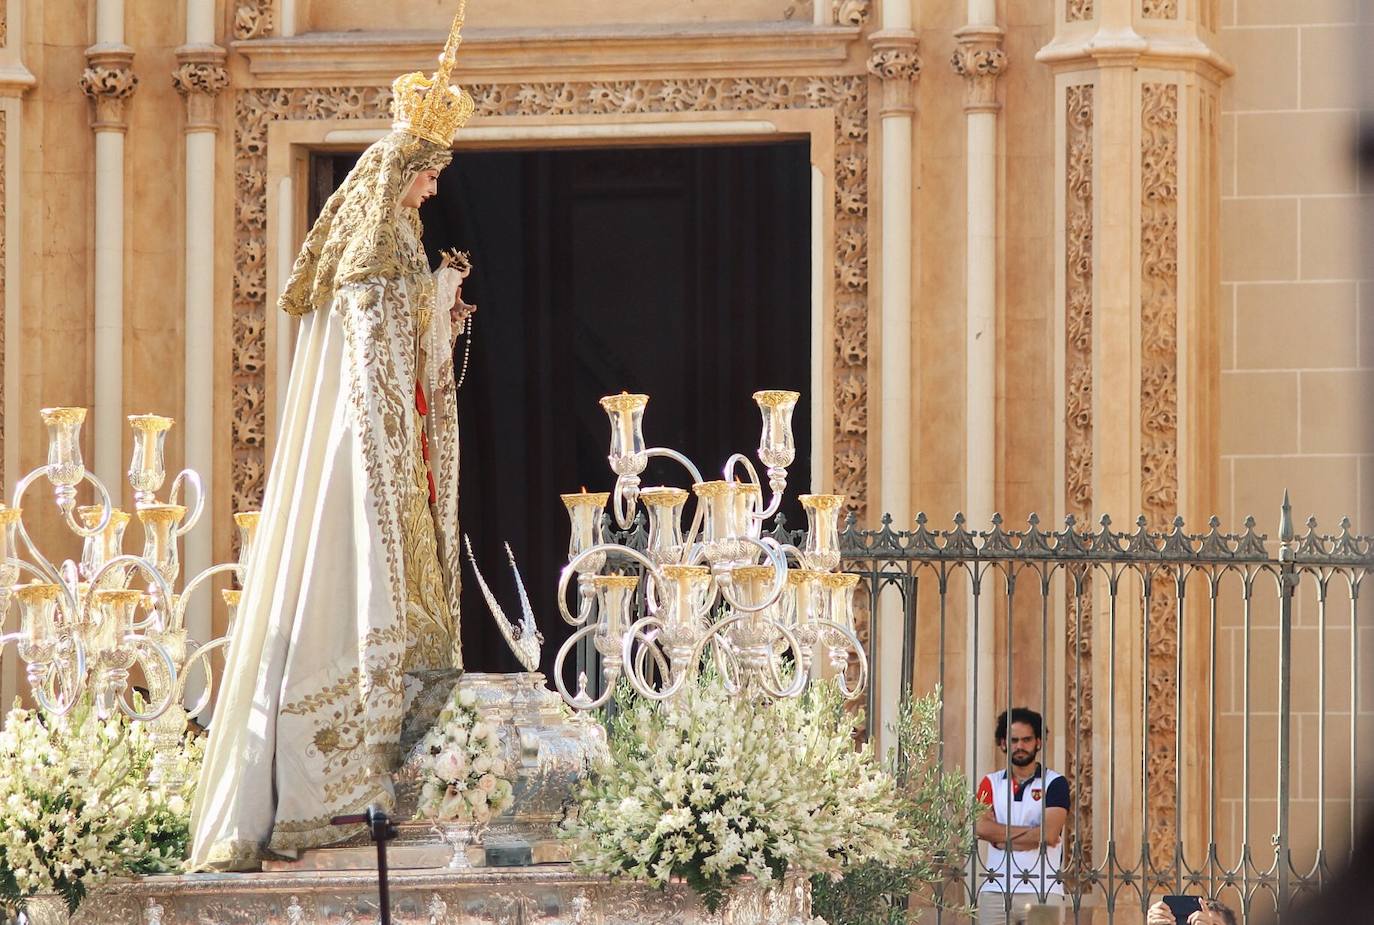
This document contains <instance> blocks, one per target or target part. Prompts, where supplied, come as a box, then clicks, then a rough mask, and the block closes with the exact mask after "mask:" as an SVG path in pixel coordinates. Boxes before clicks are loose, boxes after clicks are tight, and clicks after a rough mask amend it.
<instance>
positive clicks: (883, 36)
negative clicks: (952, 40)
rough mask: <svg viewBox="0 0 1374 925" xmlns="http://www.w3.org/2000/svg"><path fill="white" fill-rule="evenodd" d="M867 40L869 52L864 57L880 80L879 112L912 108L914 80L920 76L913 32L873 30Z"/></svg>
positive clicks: (908, 110) (912, 110) (914, 103)
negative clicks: (870, 48)
mask: <svg viewBox="0 0 1374 925" xmlns="http://www.w3.org/2000/svg"><path fill="white" fill-rule="evenodd" d="M869 40H870V41H871V42H872V43H873V53H872V54H871V55H870V56H869V58H868V72H869V73H870V74H872V75H874V76H875V77H878V78H880V79H881V80H882V82H883V93H882V103H881V104H880V105H879V107H878V112H879V114H881V115H886V114H888V113H909V112H915V111H916V80H917V78H919V77H920V76H921V56H920V54H919V53H918V52H917V45H918V41H917V38H916V33H914V32H907V31H901V32H898V31H883V32H875V33H873V34H872V35H871V36H869Z"/></svg>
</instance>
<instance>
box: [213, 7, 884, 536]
mask: <svg viewBox="0 0 1374 925" xmlns="http://www.w3.org/2000/svg"><path fill="white" fill-rule="evenodd" d="M243 6H244V5H241V6H240V10H242V8H243ZM467 89H468V90H469V92H471V94H472V96H473V99H474V101H475V102H476V107H477V115H478V116H530V117H534V116H549V115H564V114H574V113H576V114H605V115H617V114H626V113H641V112H643V113H652V112H657V113H670V112H707V111H715V112H719V111H725V112H729V111H770V110H771V111H777V110H788V109H830V110H832V111H833V112H834V117H835V218H834V228H835V240H836V254H835V271H834V280H833V286H834V327H833V331H834V334H833V338H834V339H833V341H832V344H833V346H832V347H831V348H830V349H831V351H832V352H831V358H830V362H831V364H832V369H833V372H834V383H835V392H834V394H833V396H831V398H830V406H831V408H832V421H833V426H834V431H833V433H834V440H833V448H834V468H833V473H832V478H833V490H834V491H835V492H836V493H841V494H845V495H847V496H848V497H849V498H850V506H851V508H852V509H854V510H855V511H857V512H858V513H859V514H860V515H861V516H862V514H863V513H864V511H865V508H866V504H867V497H868V460H867V442H868V241H867V220H868V158H867V143H868V81H867V79H866V78H865V77H862V76H836V77H760V78H690V79H671V80H652V81H597V82H591V83H525V84H478V85H472V86H469V87H468V88H467ZM390 102H391V94H390V91H389V90H388V89H385V88H381V87H319V88H273V89H253V90H243V91H240V92H239V93H237V94H236V95H235V119H234V122H235V139H234V150H235V158H234V174H235V208H234V268H235V269H234V290H233V336H232V344H233V350H232V355H231V361H230V362H231V367H230V371H231V395H232V398H231V401H232V420H231V440H230V446H231V448H232V463H231V465H232V477H231V484H232V486H233V497H232V504H233V509H234V510H253V509H256V508H257V507H258V506H259V504H260V503H261V498H262V491H263V487H264V485H263V483H264V480H265V477H266V447H267V368H266V357H267V346H266V319H267V312H268V311H269V306H268V291H267V129H268V126H269V125H270V124H271V123H272V122H275V121H278V120H284V119H292V120H306V119H385V118H387V117H388V113H389V106H390Z"/></svg>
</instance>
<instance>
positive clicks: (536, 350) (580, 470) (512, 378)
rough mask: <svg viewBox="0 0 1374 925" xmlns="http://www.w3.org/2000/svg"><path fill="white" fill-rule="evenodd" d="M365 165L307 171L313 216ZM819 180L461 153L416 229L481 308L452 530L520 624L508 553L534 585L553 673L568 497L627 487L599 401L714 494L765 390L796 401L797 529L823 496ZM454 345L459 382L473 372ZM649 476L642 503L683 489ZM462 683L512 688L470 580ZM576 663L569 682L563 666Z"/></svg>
mask: <svg viewBox="0 0 1374 925" xmlns="http://www.w3.org/2000/svg"><path fill="white" fill-rule="evenodd" d="M356 157H357V155H356V154H354V155H333V154H331V155H320V156H318V157H317V158H316V159H315V162H314V173H315V181H314V183H313V186H312V193H313V195H312V203H311V205H312V209H311V211H312V214H314V212H315V211H316V210H317V208H318V205H319V203H320V202H322V201H323V198H324V197H326V196H327V195H328V193H329V192H330V191H332V189H333V188H334V187H335V186H336V185H337V183H339V182H341V181H342V179H343V177H344V175H345V174H346V173H347V171H348V169H349V168H350V167H351V166H352V164H353V162H354V161H355V160H356ZM809 210H810V167H809V158H808V150H807V145H806V142H804V141H786V142H781V143H769V144H748V145H742V144H736V145H713V146H693V147H686V146H683V147H656V148H650V147H639V148H613V149H600V148H597V149H562V150H540V151H478V152H459V153H458V155H457V156H456V157H455V159H454V162H453V164H452V165H451V166H450V167H449V168H448V169H447V170H446V171H445V172H444V174H443V176H442V178H441V179H440V182H439V195H438V196H436V197H435V198H434V199H432V200H430V201H429V202H428V203H426V204H425V206H424V208H423V209H422V210H421V215H422V218H423V219H424V224H425V245H426V248H427V249H428V251H429V253H430V255H431V257H432V258H437V255H438V252H439V250H440V249H441V248H448V247H458V248H461V249H463V250H466V251H468V252H470V253H471V255H472V262H473V267H474V269H473V273H472V276H471V277H470V278H469V280H468V283H467V286H466V287H465V289H464V296H465V298H466V299H467V301H469V302H472V303H473V304H475V305H477V306H478V309H479V311H478V313H477V316H476V323H475V327H474V340H473V344H472V350H471V358H470V366H469V369H468V372H467V378H466V381H465V383H464V385H463V388H462V390H461V392H460V393H459V414H460V431H461V434H462V476H461V478H462V486H461V496H460V497H461V501H460V505H461V507H460V515H459V516H460V519H461V521H462V529H463V531H464V532H466V533H467V534H469V535H470V536H471V538H472V542H473V547H474V549H475V550H476V552H477V556H478V561H479V563H480V565H481V567H482V572H483V575H484V576H485V577H486V579H487V581H488V583H489V584H490V585H491V586H492V588H493V590H494V591H495V592H496V594H497V596H498V597H499V598H500V600H501V602H502V604H503V606H504V607H505V609H506V612H507V614H508V615H511V616H512V617H514V616H515V615H518V613H519V607H518V604H517V597H516V593H515V588H514V580H513V578H512V577H511V574H510V570H509V567H508V565H507V563H506V557H505V552H504V549H503V543H505V542H509V543H510V544H511V548H512V549H513V550H514V551H515V555H516V558H517V559H518V561H519V563H520V569H521V573H522V575H523V576H524V579H525V584H526V587H527V588H528V590H529V593H530V597H531V599H532V601H533V604H534V609H535V613H536V615H537V616H538V619H539V624H540V629H541V631H542V632H543V634H544V639H545V642H544V665H543V669H544V671H545V672H546V673H548V672H549V671H550V670H551V668H552V664H553V658H554V655H555V653H556V652H557V648H558V646H559V645H560V644H561V643H562V641H563V640H564V639H566V638H567V636H568V635H569V633H570V629H569V628H568V627H567V626H566V625H565V624H564V623H563V621H562V620H561V619H560V618H559V616H558V613H557V609H556V605H555V602H554V601H555V591H556V587H557V577H558V573H559V570H560V569H561V568H562V566H563V564H564V563H565V562H566V561H567V542H568V520H567V515H566V513H565V511H564V509H563V505H562V503H561V501H560V500H559V497H558V496H559V494H560V493H561V492H570V491H577V490H578V488H579V487H581V486H586V487H587V488H588V490H591V491H604V490H607V489H609V488H610V487H611V486H612V485H613V484H614V477H613V475H612V473H611V471H610V468H609V466H608V465H607V463H606V452H607V447H608V439H609V429H608V424H607V421H606V417H605V414H604V413H603V412H602V410H601V408H600V406H599V405H598V404H597V399H598V398H599V397H601V396H602V395H607V394H612V393H616V392H620V391H622V390H625V391H630V392H645V393H647V394H648V395H649V396H650V401H649V405H648V409H647V411H646V414H645V426H644V434H645V439H646V440H647V441H648V443H649V445H650V446H665V445H666V446H670V447H673V448H675V449H678V450H681V451H682V452H684V453H686V454H687V455H688V456H689V457H690V458H691V459H692V460H693V461H694V462H696V464H697V465H698V466H700V467H701V469H702V472H703V475H704V477H705V478H708V479H710V478H720V469H721V466H722V465H723V464H724V462H725V459H726V458H727V457H728V456H729V454H730V453H732V452H744V453H747V454H748V455H749V456H750V458H751V459H753V457H754V454H755V450H756V448H757V446H758V437H759V415H758V410H757V408H756V407H755V405H754V403H753V401H752V400H751V399H750V396H751V395H752V393H753V392H754V391H755V390H756V389H760V388H789V389H796V390H798V391H800V392H802V396H803V397H802V401H801V403H800V404H799V405H798V407H797V412H796V416H795V424H796V436H797V446H798V448H799V452H798V457H797V461H796V463H794V464H793V466H792V468H791V470H790V483H789V486H788V496H789V498H790V499H791V504H789V505H787V506H785V507H784V512H785V513H786V514H787V516H788V521H789V523H790V524H791V525H793V526H796V524H797V523H798V520H799V518H800V506H799V505H797V504H796V501H795V498H796V495H798V494H800V493H802V492H804V491H806V490H807V489H808V488H809V482H810V446H811V434H810V426H809V423H810V414H811V402H812V401H814V400H815V398H816V397H815V396H813V395H811V394H809V391H810V369H811V350H812V344H811V322H810V316H811V310H810V305H811V294H810V274H811V268H810V227H811V226H810V212H809ZM462 350H463V341H462V340H460V341H459V346H458V354H459V355H458V357H457V358H456V360H457V362H458V363H459V364H461V362H462ZM689 482H690V477H689V476H688V475H687V474H686V472H685V471H683V470H682V469H680V468H679V467H677V466H675V465H671V464H668V463H666V462H663V461H659V460H655V461H654V462H653V463H651V465H650V467H649V470H648V471H647V472H646V473H645V474H644V478H643V484H644V485H645V486H650V485H658V484H667V485H676V486H679V487H684V488H686V487H690V486H689ZM462 608H463V611H462V612H463V641H464V661H465V663H466V667H467V668H468V669H469V670H476V671H512V670H517V669H518V663H517V662H516V661H515V659H514V657H513V656H512V655H511V654H510V653H509V652H508V651H507V650H506V648H505V645H504V643H503V642H502V641H501V639H500V636H499V633H498V632H497V631H496V628H495V625H494V624H493V622H492V620H491V618H490V617H489V616H488V615H487V608H486V605H485V603H484V602H483V601H482V598H481V596H480V594H479V593H478V591H477V588H476V583H475V582H474V581H473V580H472V577H471V572H470V571H469V570H468V568H467V566H466V564H465V565H464V576H463V601H462ZM571 663H572V660H571V659H570V660H569V665H571Z"/></svg>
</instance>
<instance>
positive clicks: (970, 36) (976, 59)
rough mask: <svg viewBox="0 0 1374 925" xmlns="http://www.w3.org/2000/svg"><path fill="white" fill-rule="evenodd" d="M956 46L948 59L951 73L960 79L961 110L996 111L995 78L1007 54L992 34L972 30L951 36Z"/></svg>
mask: <svg viewBox="0 0 1374 925" xmlns="http://www.w3.org/2000/svg"><path fill="white" fill-rule="evenodd" d="M955 38H956V40H957V41H958V43H959V44H958V46H957V47H956V48H955V49H954V54H953V56H951V57H950V59H949V63H950V66H951V67H953V68H954V73H956V74H958V75H959V76H960V77H962V78H964V109H965V111H967V112H986V111H989V110H995V109H997V108H998V102H997V78H998V77H1000V76H1001V75H1002V73H1003V72H1004V71H1005V70H1006V69H1007V54H1006V52H1004V51H1003V50H1002V48H1001V36H1000V34H998V33H996V32H987V31H980V30H972V31H969V32H967V33H964V34H959V33H956V34H955Z"/></svg>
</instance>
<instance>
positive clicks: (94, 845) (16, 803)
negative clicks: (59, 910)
mask: <svg viewBox="0 0 1374 925" xmlns="http://www.w3.org/2000/svg"><path fill="white" fill-rule="evenodd" d="M152 755H153V749H152V745H151V742H150V740H149V735H148V732H147V730H146V729H145V728H144V726H143V724H141V723H131V722H129V721H128V720H126V719H125V718H124V717H123V716H122V714H121V715H116V716H115V717H112V718H111V719H108V720H100V719H97V718H96V717H95V716H94V715H93V713H91V711H90V710H89V709H81V708H78V709H77V710H74V711H73V712H72V714H70V715H69V716H68V717H66V718H65V719H64V720H60V721H59V720H51V719H45V718H43V717H41V716H40V715H38V714H37V713H34V712H32V711H28V710H21V709H19V708H18V707H16V708H15V709H13V710H12V711H10V713H9V715H8V717H6V719H5V725H4V729H3V730H2V731H0V910H4V911H5V912H8V913H10V914H13V913H15V912H17V911H19V910H20V909H22V908H23V907H24V906H25V904H26V903H27V901H28V900H29V899H30V898H31V897H33V896H35V895H38V894H57V895H58V896H61V897H62V899H63V900H64V901H65V902H66V904H67V908H68V909H69V910H70V911H73V912H74V911H75V910H76V907H77V906H78V905H79V904H80V903H81V901H82V899H83V898H84V897H85V895H86V892H87V891H88V890H89V888H90V887H91V886H93V885H95V884H97V883H99V882H101V881H102V880H104V879H107V878H109V877H112V876H120V875H126V874H149V873H167V872H173V871H178V870H180V869H181V867H182V865H183V863H184V861H185V859H186V856H187V853H188V849H189V847H190V806H189V803H190V800H189V793H188V790H189V786H190V785H188V786H187V788H183V789H178V790H174V791H168V790H164V789H161V788H156V787H151V786H150V785H149V783H148V771H149V768H150V767H151V763H152ZM200 756H201V749H200V746H199V744H197V743H193V742H190V741H188V742H187V743H186V745H185V749H184V752H183V754H182V755H181V757H180V759H179V760H180V763H181V767H180V768H179V770H180V771H181V772H182V774H183V776H182V779H185V780H188V781H194V780H195V779H196V777H197V774H198V770H199V766H200Z"/></svg>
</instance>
